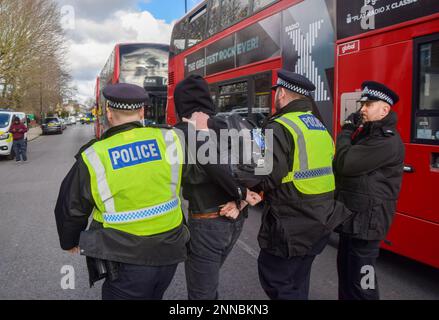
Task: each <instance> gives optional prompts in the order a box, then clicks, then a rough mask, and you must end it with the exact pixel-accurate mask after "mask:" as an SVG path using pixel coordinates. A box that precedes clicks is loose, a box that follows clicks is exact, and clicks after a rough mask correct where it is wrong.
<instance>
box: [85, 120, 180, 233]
mask: <svg viewBox="0 0 439 320" xmlns="http://www.w3.org/2000/svg"><path fill="white" fill-rule="evenodd" d="M81 155H82V159H83V160H84V162H85V164H86V165H87V168H88V171H89V173H90V178H91V179H90V180H91V192H92V195H93V199H94V200H95V203H96V206H95V208H94V212H93V218H94V219H95V220H96V221H99V222H101V223H103V225H104V228H113V229H117V230H120V231H124V232H127V233H129V234H133V235H137V236H150V235H155V234H159V233H163V232H167V231H169V230H172V229H174V228H176V227H178V226H179V225H180V224H181V223H182V221H183V214H182V211H181V201H180V197H179V195H180V186H181V176H182V166H183V149H182V145H181V143H180V140H179V138H178V136H177V134H176V133H175V131H174V130H169V129H158V128H136V129H132V130H129V131H125V132H121V133H119V134H116V135H114V136H112V137H109V138H107V139H104V140H101V141H98V142H96V143H94V144H93V145H92V146H91V147H89V148H88V149H87V150H85V151H84V152H83V153H82V154H81Z"/></svg>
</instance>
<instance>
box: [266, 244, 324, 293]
mask: <svg viewBox="0 0 439 320" xmlns="http://www.w3.org/2000/svg"><path fill="white" fill-rule="evenodd" d="M315 257H316V256H315V255H307V256H302V257H293V258H290V259H286V258H282V257H277V256H274V255H271V254H269V253H267V252H266V251H265V250H264V249H262V250H261V252H260V254H259V258H258V270H259V281H260V282H261V286H262V288H263V289H264V291H265V293H266V294H267V296H268V297H269V298H270V299H272V300H308V294H309V283H310V278H311V267H312V263H313V262H314V259H315Z"/></svg>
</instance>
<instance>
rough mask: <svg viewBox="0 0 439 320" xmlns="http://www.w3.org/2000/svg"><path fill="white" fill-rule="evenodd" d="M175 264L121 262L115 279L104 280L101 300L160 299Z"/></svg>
mask: <svg viewBox="0 0 439 320" xmlns="http://www.w3.org/2000/svg"><path fill="white" fill-rule="evenodd" d="M176 270H177V265H176V264H175V265H170V266H160V267H150V266H136V265H130V264H121V266H120V269H119V278H118V279H117V280H116V281H109V280H108V279H107V280H105V282H104V284H103V285H102V300H161V299H162V298H163V294H164V293H165V291H166V289H168V287H169V285H170V283H171V281H172V279H173V278H174V275H175V272H176Z"/></svg>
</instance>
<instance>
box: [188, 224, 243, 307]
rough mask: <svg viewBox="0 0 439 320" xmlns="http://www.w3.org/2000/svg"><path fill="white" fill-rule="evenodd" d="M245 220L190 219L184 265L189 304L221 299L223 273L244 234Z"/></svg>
mask: <svg viewBox="0 0 439 320" xmlns="http://www.w3.org/2000/svg"><path fill="white" fill-rule="evenodd" d="M244 220H245V219H244V218H243V217H240V218H239V220H237V221H232V220H228V219H226V218H223V217H221V218H216V219H192V218H190V219H189V230H190V233H191V240H190V242H189V253H188V259H187V260H186V263H185V270H186V282H187V290H188V298H189V300H216V299H218V283H219V273H220V269H221V267H222V265H223V264H224V262H225V261H226V258H227V256H228V255H229V253H230V251H232V249H233V246H234V245H235V243H236V241H237V240H238V238H239V236H240V234H241V231H242V227H243V225H244Z"/></svg>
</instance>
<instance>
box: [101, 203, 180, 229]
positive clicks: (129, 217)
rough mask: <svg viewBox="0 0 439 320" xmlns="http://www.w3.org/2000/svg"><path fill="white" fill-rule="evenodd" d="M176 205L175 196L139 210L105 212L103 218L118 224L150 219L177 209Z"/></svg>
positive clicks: (110, 222)
mask: <svg viewBox="0 0 439 320" xmlns="http://www.w3.org/2000/svg"><path fill="white" fill-rule="evenodd" d="M178 205H179V201H178V199H177V198H176V199H172V200H171V201H168V202H165V203H162V204H160V205H157V206H154V207H149V208H144V209H141V210H136V211H129V212H120V213H105V214H104V220H105V222H106V223H108V224H118V223H129V222H135V221H140V220H146V219H151V218H155V217H157V216H161V215H164V214H166V213H169V212H171V211H173V210H175V209H177V208H178Z"/></svg>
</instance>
